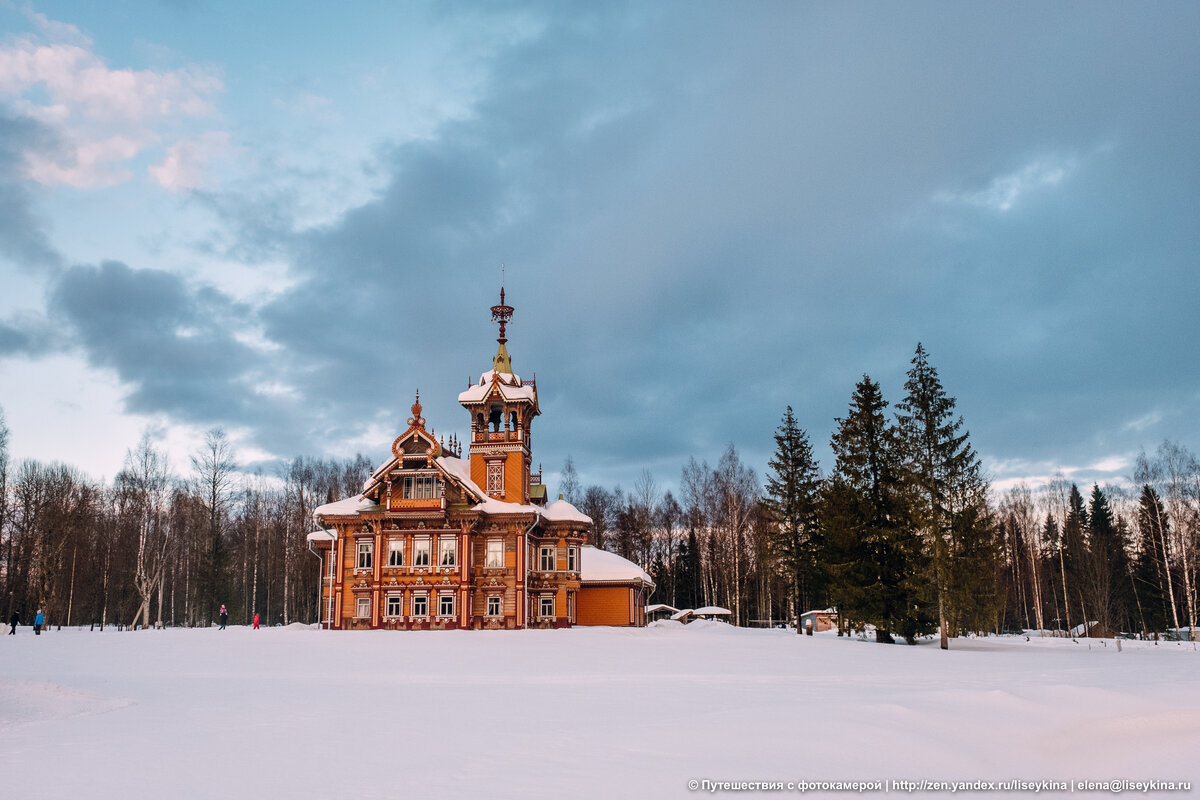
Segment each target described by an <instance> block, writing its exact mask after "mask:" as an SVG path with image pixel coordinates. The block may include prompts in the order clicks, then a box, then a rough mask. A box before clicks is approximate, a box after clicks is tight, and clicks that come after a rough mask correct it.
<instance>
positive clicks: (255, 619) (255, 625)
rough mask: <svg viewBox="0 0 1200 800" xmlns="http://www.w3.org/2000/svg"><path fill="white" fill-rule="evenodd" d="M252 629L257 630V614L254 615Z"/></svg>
mask: <svg viewBox="0 0 1200 800" xmlns="http://www.w3.org/2000/svg"><path fill="white" fill-rule="evenodd" d="M254 630H258V614H255V615H254Z"/></svg>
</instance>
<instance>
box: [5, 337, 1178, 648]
mask: <svg viewBox="0 0 1200 800" xmlns="http://www.w3.org/2000/svg"><path fill="white" fill-rule="evenodd" d="M904 388H905V396H904V397H903V398H902V399H901V400H900V401H899V402H898V403H897V404H896V405H895V406H894V409H893V410H892V411H891V412H890V413H889V403H888V402H887V401H886V400H885V399H884V398H883V396H882V394H881V392H880V389H879V384H878V383H876V382H874V381H872V380H871V379H870V377H869V376H866V375H864V376H863V377H862V379H861V380H860V381H859V382H858V384H857V385H856V386H855V387H854V389H853V391H852V393H851V396H850V400H849V403H848V407H847V411H846V414H845V416H843V417H840V418H839V419H837V420H836V430H835V431H834V434H833V436H832V438H831V442H830V444H831V449H832V451H833V454H834V463H833V464H832V465H830V468H829V470H828V472H827V473H826V472H825V471H823V470H822V469H821V467H820V465H819V464H818V463H817V462H816V460H815V459H814V456H813V449H812V446H811V443H810V441H809V439H808V435H807V433H806V432H805V430H804V429H803V428H802V427H801V426H800V423H799V421H798V420H797V418H796V416H795V413H794V412H793V410H792V408H791V407H788V408H787V409H786V410H785V411H784V412H783V415H782V419H781V422H780V425H779V427H778V429H777V430H776V432H775V436H774V439H775V449H774V455H773V457H772V458H771V460H770V462H769V464H768V473H767V475H766V476H765V480H762V481H760V480H759V477H758V476H757V475H756V474H755V471H754V470H753V469H752V468H751V467H749V466H748V465H746V464H745V463H744V462H743V461H742V459H741V458H740V457H739V455H738V452H737V449H736V447H735V446H734V445H732V444H731V445H729V446H728V447H727V449H726V450H725V452H724V453H723V454H722V455H721V457H720V459H719V460H718V461H717V463H716V464H715V465H709V464H708V463H707V462H703V461H701V462H697V461H696V460H695V459H694V458H692V459H689V460H688V461H687V463H686V464H684V465H683V467H682V471H681V475H680V479H679V482H678V489H677V494H676V493H674V492H672V491H670V490H667V491H660V489H659V487H658V484H657V482H656V481H655V479H654V477H653V475H652V474H651V473H650V472H649V471H648V470H642V471H641V472H640V474H638V476H637V477H636V479H635V480H634V482H633V483H632V485H631V486H632V488H631V489H630V490H628V491H625V490H623V489H621V488H620V487H619V486H618V487H615V488H611V489H609V488H606V487H603V486H596V485H592V486H587V487H584V486H582V485H581V484H580V480H579V474H578V471H577V469H576V467H575V464H574V462H573V460H572V459H571V458H570V457H568V458H567V460H566V463H565V464H564V465H563V468H562V470H561V472H560V476H561V479H560V485H559V486H558V487H557V488H558V493H561V494H562V495H563V496H564V498H565V499H567V500H568V501H570V502H572V503H574V504H575V505H576V506H578V507H579V508H580V510H582V511H583V512H584V513H586V514H587V515H589V516H590V517H591V518H592V520H593V530H592V535H591V536H592V544H595V545H596V546H597V547H600V548H603V549H607V550H611V551H614V552H617V553H619V554H620V555H622V556H624V557H626V558H629V559H630V560H633V561H636V562H638V563H639V564H640V565H641V566H643V568H645V569H646V570H647V571H648V572H649V573H650V574H651V576H652V577H653V578H654V580H655V582H656V584H657V586H656V589H655V592H654V595H653V597H652V599H651V602H659V603H666V604H669V605H671V606H674V607H677V608H684V607H693V608H694V607H698V606H703V605H719V606H724V607H726V608H728V609H730V612H731V616H730V621H731V622H732V623H733V624H736V625H743V626H751V625H754V626H771V625H779V624H794V622H795V620H796V617H797V615H798V614H799V613H802V612H804V611H807V610H811V609H823V608H827V607H835V608H837V609H838V611H839V615H838V620H839V626H840V629H841V631H842V632H849V631H851V630H855V629H857V630H865V629H866V628H867V626H871V629H873V630H874V635H875V637H876V639H877V640H878V641H881V642H892V641H895V640H896V639H897V638H899V639H902V640H904V641H907V642H910V643H911V642H914V641H916V640H917V639H918V638H920V637H925V636H931V635H935V634H938V633H939V632H940V639H941V646H943V647H946V646H947V640H948V638H949V637H953V636H955V635H959V634H964V633H983V632H1002V631H1024V630H1037V631H1044V632H1047V633H1048V634H1059V635H1066V634H1067V633H1068V632H1071V631H1072V629H1074V633H1075V634H1077V635H1093V636H1097V635H1106V636H1111V635H1114V634H1116V633H1127V634H1134V635H1140V636H1150V637H1153V636H1169V637H1173V636H1178V635H1180V633H1181V631H1182V632H1183V635H1187V631H1189V630H1193V631H1194V630H1195V629H1196V622H1197V620H1196V617H1197V585H1196V582H1197V564H1198V559H1197V548H1198V547H1200V462H1198V461H1197V459H1196V457H1195V455H1193V454H1192V453H1191V452H1190V451H1189V450H1187V448H1185V447H1183V446H1182V445H1179V444H1177V443H1173V442H1170V441H1167V442H1163V443H1162V444H1161V445H1160V446H1159V447H1158V448H1157V449H1156V451H1155V452H1154V453H1153V454H1145V453H1143V454H1142V455H1141V456H1139V458H1138V459H1137V463H1136V467H1135V470H1134V474H1133V475H1131V476H1129V479H1128V481H1127V482H1125V483H1123V484H1121V485H1115V486H1112V485H1109V486H1104V487H1100V486H1098V485H1093V486H1092V487H1090V488H1089V487H1084V488H1083V489H1082V490H1081V489H1080V487H1078V486H1077V485H1075V484H1072V483H1070V482H1069V481H1068V480H1067V479H1065V478H1063V477H1061V476H1060V477H1058V478H1056V479H1055V480H1053V481H1052V482H1050V483H1049V484H1048V485H1044V486H1037V487H1031V486H1024V485H1018V486H1015V487H1012V488H1009V489H1007V490H1006V491H1004V492H1002V493H999V494H998V495H995V494H993V492H992V491H991V487H990V486H989V484H988V481H987V479H986V476H985V475H984V473H983V469H982V467H981V465H980V462H979V458H978V456H977V455H976V453H975V451H974V449H973V448H972V446H971V444H970V441H969V434H968V433H967V431H966V430H965V428H964V423H963V420H962V418H961V417H960V416H958V415H957V414H956V410H955V407H956V402H955V399H954V398H953V397H952V396H951V395H950V394H949V393H948V392H947V391H946V390H945V388H944V387H943V386H942V384H941V381H940V378H939V376H938V373H937V370H936V369H935V368H934V367H933V366H932V364H930V362H929V358H928V354H927V353H926V351H925V350H924V348H923V347H922V346H920V345H918V346H917V349H916V352H915V354H914V356H913V359H912V362H911V366H910V369H909V371H908V373H907V380H906V383H905V387H904ZM189 463H190V469H189V471H188V472H187V474H185V475H175V474H172V473H171V472H170V470H169V468H168V465H167V457H166V454H165V453H164V452H162V451H161V450H158V449H156V447H155V444H154V442H153V440H152V439H151V438H150V436H149V435H144V436H143V438H142V440H141V441H140V442H139V443H138V444H137V445H136V446H135V447H133V448H131V449H130V450H129V451H128V452H127V453H126V457H125V461H124V466H123V468H122V470H121V471H120V472H119V473H118V474H117V476H116V477H115V478H114V479H113V481H112V482H111V485H102V484H99V483H97V482H95V481H93V480H91V479H89V478H88V477H87V476H85V475H83V474H81V473H80V472H79V471H77V470H76V469H74V468H72V467H70V466H67V465H63V464H44V463H41V462H38V461H35V460H30V459H24V460H21V461H14V460H13V459H12V457H11V454H10V453H9V449H8V428H7V427H6V425H5V423H4V417H3V412H2V410H0V587H2V591H3V601H4V604H5V618H6V619H7V618H8V617H9V616H10V615H11V614H12V613H13V612H14V611H15V612H18V613H19V614H20V615H21V617H22V619H23V620H24V621H26V622H28V621H29V620H30V619H32V616H33V614H34V612H35V611H36V610H37V609H38V608H42V609H44V610H45V612H46V615H47V619H48V622H49V624H51V625H94V626H97V627H103V626H107V625H119V626H130V627H139V626H146V627H154V626H198V625H209V624H211V623H212V621H213V619H214V617H215V614H216V609H218V608H219V607H220V606H221V605H225V606H227V607H228V609H229V613H230V620H231V621H232V622H234V623H248V622H249V621H250V620H251V619H252V618H253V616H254V615H255V614H259V615H261V618H262V620H263V621H264V623H265V624H285V625H286V624H289V623H291V622H311V621H313V620H315V618H316V614H317V603H316V597H315V585H316V584H315V575H316V571H317V569H318V561H317V559H315V558H314V557H313V556H312V555H311V554H310V553H309V551H308V550H307V548H306V540H305V535H306V534H307V533H308V532H309V531H310V530H312V527H313V522H312V511H313V509H314V508H315V507H316V506H318V505H321V504H322V503H326V502H330V501H332V500H336V499H339V498H342V497H348V496H351V495H353V494H355V493H357V492H358V491H359V487H361V485H362V482H363V480H364V479H365V478H367V477H368V476H369V475H370V473H371V470H372V464H371V463H370V461H369V460H368V459H367V458H366V457H365V456H363V455H356V456H354V457H352V458H346V459H342V460H338V459H322V458H314V457H306V456H298V457H295V458H294V459H292V460H291V461H290V462H289V463H287V464H286V466H285V467H283V468H282V469H280V470H279V471H278V472H277V474H274V475H270V476H264V475H261V474H246V473H245V472H243V471H242V470H241V469H239V465H238V464H237V462H236V460H235V458H234V455H233V447H232V445H231V443H230V441H229V439H228V437H227V435H226V434H225V433H224V432H223V431H222V430H221V429H213V430H211V431H209V432H208V433H207V434H206V436H205V439H204V443H203V446H202V447H201V448H200V449H199V450H197V451H196V452H195V453H193V454H192V455H191V457H190V459H189ZM1085 496H1086V497H1085Z"/></svg>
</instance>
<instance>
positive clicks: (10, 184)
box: [0, 107, 62, 268]
mask: <svg viewBox="0 0 1200 800" xmlns="http://www.w3.org/2000/svg"><path fill="white" fill-rule="evenodd" d="M56 146H57V139H56V137H55V136H54V134H53V133H52V132H51V131H50V130H49V129H48V128H47V127H46V126H45V125H42V124H41V123H39V122H37V121H36V120H32V119H28V118H24V117H20V116H11V115H8V114H6V113H5V112H4V109H3V107H0V257H4V258H7V259H8V260H10V261H12V262H13V263H15V264H17V265H19V266H22V267H25V268H34V267H52V268H54V267H59V266H61V264H62V256H61V254H60V253H59V252H58V250H57V249H56V248H55V247H54V245H53V244H52V243H51V242H50V238H49V236H48V235H47V233H46V225H45V222H44V221H43V219H42V218H41V215H40V214H39V213H38V212H37V211H36V210H35V198H34V195H33V193H32V192H31V191H30V190H29V188H28V187H27V186H26V184H25V181H24V170H25V164H24V158H25V156H26V154H28V153H43V152H49V151H52V150H53V149H54V148H55V147H56Z"/></svg>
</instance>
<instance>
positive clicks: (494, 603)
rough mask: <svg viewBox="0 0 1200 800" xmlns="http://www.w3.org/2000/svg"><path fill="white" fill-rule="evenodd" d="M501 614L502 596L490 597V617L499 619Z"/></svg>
mask: <svg viewBox="0 0 1200 800" xmlns="http://www.w3.org/2000/svg"><path fill="white" fill-rule="evenodd" d="M500 613H501V612H500V596H499V595H495V594H493V595H489V596H488V599H487V615H488V616H489V617H498V616H500Z"/></svg>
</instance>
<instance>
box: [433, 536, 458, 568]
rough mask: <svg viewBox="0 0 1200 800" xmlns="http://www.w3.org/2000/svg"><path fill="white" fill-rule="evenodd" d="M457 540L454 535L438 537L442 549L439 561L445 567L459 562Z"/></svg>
mask: <svg viewBox="0 0 1200 800" xmlns="http://www.w3.org/2000/svg"><path fill="white" fill-rule="evenodd" d="M457 541H458V540H457V539H456V538H455V537H453V536H442V537H440V538H439V539H438V549H439V550H440V553H439V554H438V563H439V564H441V565H442V566H443V567H453V566H454V564H455V563H456V562H457V558H456V555H457V550H456V548H455V545H456V543H457Z"/></svg>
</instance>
